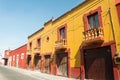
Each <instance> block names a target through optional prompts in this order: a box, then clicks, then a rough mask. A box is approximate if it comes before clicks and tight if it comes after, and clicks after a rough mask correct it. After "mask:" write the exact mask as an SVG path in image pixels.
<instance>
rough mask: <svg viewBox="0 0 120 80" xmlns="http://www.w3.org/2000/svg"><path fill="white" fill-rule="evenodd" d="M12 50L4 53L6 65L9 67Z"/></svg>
mask: <svg viewBox="0 0 120 80" xmlns="http://www.w3.org/2000/svg"><path fill="white" fill-rule="evenodd" d="M11 51H12V50H10V49H9V50H5V52H4V58H3V59H4V65H8V59H9V55H10V52H11Z"/></svg>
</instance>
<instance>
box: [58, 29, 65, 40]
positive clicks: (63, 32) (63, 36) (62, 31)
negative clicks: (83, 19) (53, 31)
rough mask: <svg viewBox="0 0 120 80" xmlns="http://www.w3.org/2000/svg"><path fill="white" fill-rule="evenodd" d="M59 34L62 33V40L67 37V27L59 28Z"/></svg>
mask: <svg viewBox="0 0 120 80" xmlns="http://www.w3.org/2000/svg"><path fill="white" fill-rule="evenodd" d="M59 35H60V40H61V39H66V28H65V27H63V28H60V29H59Z"/></svg>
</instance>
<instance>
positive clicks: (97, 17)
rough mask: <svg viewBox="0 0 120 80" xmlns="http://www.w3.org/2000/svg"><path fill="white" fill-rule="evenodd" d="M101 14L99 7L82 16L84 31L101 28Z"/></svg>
mask: <svg viewBox="0 0 120 80" xmlns="http://www.w3.org/2000/svg"><path fill="white" fill-rule="evenodd" d="M101 12H102V10H101V7H98V8H97V9H95V10H92V11H90V12H88V13H86V14H84V24H85V31H87V30H89V29H94V28H97V27H103V25H102V16H101Z"/></svg>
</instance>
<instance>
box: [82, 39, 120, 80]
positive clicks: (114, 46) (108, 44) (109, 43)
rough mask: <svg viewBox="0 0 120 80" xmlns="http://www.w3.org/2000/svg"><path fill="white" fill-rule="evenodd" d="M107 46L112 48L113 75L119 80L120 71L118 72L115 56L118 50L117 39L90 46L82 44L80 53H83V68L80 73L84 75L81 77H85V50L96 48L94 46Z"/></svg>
mask: <svg viewBox="0 0 120 80" xmlns="http://www.w3.org/2000/svg"><path fill="white" fill-rule="evenodd" d="M105 46H110V49H111V57H112V65H113V77H114V79H115V80H118V79H119V77H120V76H119V73H118V69H117V66H116V65H115V64H114V57H115V52H116V45H115V41H110V42H107V43H103V44H101V45H96V44H95V45H94V44H93V45H90V46H81V48H80V52H81V53H80V55H81V67H80V69H81V68H82V72H81V73H80V74H81V75H82V76H81V78H82V79H85V70H84V65H85V63H84V50H87V49H94V48H99V47H105Z"/></svg>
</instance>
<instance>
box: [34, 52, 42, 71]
mask: <svg viewBox="0 0 120 80" xmlns="http://www.w3.org/2000/svg"><path fill="white" fill-rule="evenodd" d="M34 64H35V70H40V68H41V65H40V64H41V56H40V55H39V54H35V56H34Z"/></svg>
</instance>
